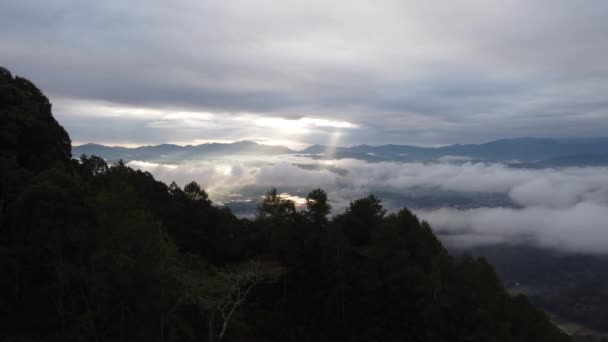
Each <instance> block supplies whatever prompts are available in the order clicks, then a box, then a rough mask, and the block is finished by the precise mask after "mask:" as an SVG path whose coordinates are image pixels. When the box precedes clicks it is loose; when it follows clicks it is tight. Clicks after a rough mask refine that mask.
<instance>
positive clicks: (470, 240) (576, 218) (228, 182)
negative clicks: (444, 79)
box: [129, 156, 608, 253]
mask: <svg viewBox="0 0 608 342" xmlns="http://www.w3.org/2000/svg"><path fill="white" fill-rule="evenodd" d="M129 165H131V166H133V167H136V168H141V169H143V170H147V171H150V172H151V173H152V174H154V175H155V176H156V177H157V178H159V179H161V180H163V181H165V182H170V181H173V180H175V181H176V182H178V183H179V184H180V185H183V184H185V183H186V182H188V181H190V180H196V181H198V182H199V183H201V184H202V185H203V186H204V187H205V188H206V189H207V190H208V191H209V193H210V194H211V197H212V198H213V199H215V200H218V201H220V202H225V201H231V200H242V199H250V200H251V199H253V200H257V199H259V197H260V196H261V195H263V193H264V191H265V190H267V189H268V188H270V187H272V186H276V187H277V188H278V189H279V191H285V192H288V193H290V194H291V195H294V196H300V197H302V196H305V195H306V193H307V192H308V191H310V190H312V189H313V188H316V187H321V188H323V189H325V190H326V191H327V192H328V194H329V197H330V200H331V201H332V202H333V205H334V208H335V211H336V212H339V211H341V210H342V209H343V208H344V207H345V206H347V205H348V202H349V201H350V200H353V199H355V198H357V197H361V196H365V195H367V194H369V193H370V192H373V193H376V194H378V195H380V196H381V197H383V195H384V196H389V197H390V198H388V199H387V198H385V199H386V202H385V203H386V206H387V207H388V208H389V209H391V210H395V209H398V207H400V206H402V205H403V204H404V203H413V204H409V205H413V206H414V207H415V211H416V212H417V213H418V214H419V215H420V216H421V217H422V218H424V219H426V220H428V221H429V222H431V224H432V225H433V227H434V228H435V230H436V231H438V232H439V233H440V234H441V236H442V238H443V239H444V241H446V242H447V243H448V244H452V245H457V246H467V245H475V244H483V243H486V244H487V243H499V242H507V243H527V244H534V245H539V246H544V247H551V248H557V249H561V250H565V251H576V252H586V253H608V224H607V223H606V222H608V169H607V168H599V167H585V168H565V169H542V170H538V169H519V168H509V167H507V166H505V165H502V164H490V163H471V162H465V163H460V162H458V163H451V162H445V161H444V162H441V163H432V164H431V163H428V164H427V163H393V162H383V163H366V162H364V161H359V160H352V159H343V160H330V161H315V160H312V159H309V158H306V157H297V156H283V157H261V158H255V160H253V159H248V158H244V157H241V158H239V157H236V158H232V157H230V158H228V157H227V158H225V159H217V160H201V161H191V162H187V163H184V164H180V165H163V164H154V163H147V162H139V161H132V162H130V163H129ZM455 194H456V195H455ZM493 195H496V196H498V198H504V201H499V202H497V203H498V204H496V203H494V202H489V201H488V199H487V198H488V196H493ZM429 196H430V197H431V198H432V201H430V202H429V201H426V202H422V201H421V200H417V199H418V198H423V197H429ZM458 196H462V197H463V198H465V197H466V198H468V199H469V200H468V202H467V205H466V208H459V203H460V202H459V201H461V200H460V199H456V200H454V199H453V198H455V197H456V198H459V197H458ZM445 198H450V199H449V200H445ZM450 201H452V202H454V204H453V205H452V204H450V203H452V202H450ZM418 203H422V204H418ZM429 203H430V204H429ZM446 203H447V204H446ZM439 205H441V206H444V207H438V206H439Z"/></svg>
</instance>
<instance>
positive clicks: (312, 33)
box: [0, 0, 608, 145]
mask: <svg viewBox="0 0 608 342" xmlns="http://www.w3.org/2000/svg"><path fill="white" fill-rule="evenodd" d="M607 15H608V3H606V2H605V1H601V0H591V1H585V2H584V3H578V2H577V3H573V2H571V1H565V0H563V1H562V0H559V1H553V0H551V1H550V0H543V1H536V2H533V3H532V2H529V1H523V0H510V1H483V2H482V1H473V0H471V1H459V2H458V3H445V2H441V3H439V2H435V1H391V0H385V1H380V2H367V1H344V2H343V1H334V2H330V3H328V2H326V1H306V2H303V1H285V2H280V3H277V2H276V1H256V2H246V1H236V2H234V1H231V2H225V1H204V2H201V1H191V0H179V1H174V2H164V1H130V2H128V3H126V2H123V1H102V2H99V1H98V2H89V1H85V2H82V1H75V0H49V1H46V2H45V5H44V6H40V3H39V2H37V1H33V0H19V1H13V0H7V1H1V2H0V62H1V63H2V64H3V65H5V66H6V67H8V68H10V69H12V70H13V71H14V72H16V73H18V74H21V75H24V76H26V77H28V78H31V79H32V80H34V81H35V82H36V83H37V84H38V85H40V86H41V87H42V88H43V90H44V91H45V92H47V93H48V94H49V95H50V96H51V100H52V101H53V102H55V100H56V99H57V100H64V99H68V100H87V101H91V102H109V103H112V104H114V105H116V106H122V107H125V108H131V109H137V108H163V109H166V110H174V111H177V110H188V111H203V112H213V113H216V114H217V115H222V116H231V115H235V114H236V115H238V114H239V113H243V112H247V113H255V114H257V115H260V116H270V117H282V118H291V119H298V118H301V117H304V116H312V117H319V118H328V119H333V120H343V121H348V122H352V123H354V124H356V125H358V126H359V127H360V129H359V130H358V131H356V132H352V131H345V132H344V134H343V137H342V139H341V143H342V144H344V145H350V144H357V143H372V144H380V143H415V144H444V143H453V142H478V141H481V140H489V139H493V138H496V137H510V136H528V135H532V136H573V135H578V136H588V135H604V134H605V132H606V131H607V130H608V120H607V119H608V111H607V103H606V100H605V94H606V91H607V90H608V78H607V77H606V76H607V75H608V66H607V65H606V63H605V59H606V55H607V53H608V40H606V39H605V37H606V35H607V34H608V24H607V22H606V20H605V18H606V16H607ZM55 113H56V115H58V116H59V117H60V118H61V120H62V123H64V124H65V125H66V126H67V127H68V128H69V132H70V134H72V135H73V136H75V137H76V138H77V139H76V140H83V141H85V140H86V141H88V140H93V139H95V140H97V141H104V142H105V141H117V142H121V143H133V144H138V143H139V144H141V143H151V142H157V143H160V142H167V141H184V140H196V139H208V138H209V137H211V138H218V139H219V138H220V137H221V136H222V134H225V135H226V136H229V137H228V138H227V139H233V137H234V135H233V136H230V132H232V131H234V130H235V129H236V128H237V125H235V124H232V125H230V124H229V123H226V126H225V127H220V128H218V129H217V131H216V132H212V133H208V132H207V130H200V131H199V132H196V133H193V132H191V130H190V131H189V130H188V129H187V127H184V126H185V125H184V124H183V123H184V122H182V125H174V127H172V128H171V129H169V128H167V129H164V130H158V129H157V128H156V127H153V126H151V125H150V122H151V121H152V120H147V119H146V118H141V119H140V120H135V121H134V120H131V121H129V120H128V119H124V118H122V117H117V118H116V119H115V120H114V121H113V125H114V127H115V130H116V132H122V131H129V132H137V134H130V135H128V138H122V139H121V138H120V137H118V136H117V134H115V133H113V132H112V129H109V130H104V131H101V132H99V133H98V134H92V135H89V132H91V131H93V130H94V129H95V127H96V125H97V121H95V119H94V118H92V117H91V116H96V117H100V116H101V117H103V116H104V113H100V112H94V111H93V113H88V114H87V116H86V118H83V115H82V114H81V113H74V112H70V113H68V112H67V111H65V110H64V107H61V106H59V107H56V110H55ZM119 126H122V127H119ZM272 132H273V131H272V130H269V129H267V128H259V127H258V128H256V130H250V131H249V132H248V133H247V134H248V135H251V136H253V137H254V138H256V137H257V138H261V137H267V136H269V135H270V134H272ZM331 133H332V132H328V131H323V130H319V132H317V133H316V134H313V133H311V134H307V135H302V136H299V137H297V138H298V141H299V142H300V143H324V142H325V140H327V139H328V136H329V135H330V134H331ZM104 134H107V135H104ZM123 136H124V135H123ZM88 137H90V138H88ZM180 137H183V138H180ZM125 140H128V141H125Z"/></svg>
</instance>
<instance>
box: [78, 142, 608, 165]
mask: <svg viewBox="0 0 608 342" xmlns="http://www.w3.org/2000/svg"><path fill="white" fill-rule="evenodd" d="M73 151H74V155H75V156H78V155H80V154H88V155H99V156H101V157H103V158H105V159H108V160H118V159H123V160H133V159H141V160H157V159H176V158H182V159H192V158H200V157H203V158H204V157H219V156H226V155H282V154H304V155H315V158H316V159H327V158H329V159H343V158H354V159H362V160H366V161H389V160H392V161H431V160H436V159H438V158H441V157H445V156H460V157H469V158H470V159H472V160H480V161H500V162H509V163H513V162H522V163H542V162H543V161H547V160H556V159H559V158H564V157H568V156H586V158H582V159H581V158H579V160H578V162H580V163H582V164H583V165H585V164H586V163H588V164H590V165H597V164H598V160H596V159H597V158H599V160H601V161H603V160H604V159H605V156H606V155H607V154H608V138H594V139H573V138H570V139H556V138H534V137H524V138H512V139H499V140H493V141H489V142H485V143H480V144H453V145H446V146H440V147H421V146H414V145H397V144H386V145H377V146H372V145H366V144H362V145H355V146H350V147H343V146H326V145H321V144H315V145H311V146H309V147H307V148H304V149H302V150H293V149H291V148H289V147H285V146H278V145H265V144H260V143H256V142H253V141H249V140H243V141H236V142H233V143H205V144H200V145H186V146H180V145H175V144H160V145H146V146H139V147H134V148H128V147H121V146H106V145H101V144H95V143H87V144H83V145H79V146H74V147H73ZM549 164H551V163H549ZM600 164H602V163H600ZM539 165H540V164H539Z"/></svg>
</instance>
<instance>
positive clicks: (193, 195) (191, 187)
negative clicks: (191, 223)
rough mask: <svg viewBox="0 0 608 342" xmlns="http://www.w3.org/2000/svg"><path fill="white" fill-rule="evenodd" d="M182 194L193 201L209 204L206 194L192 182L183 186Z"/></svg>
mask: <svg viewBox="0 0 608 342" xmlns="http://www.w3.org/2000/svg"><path fill="white" fill-rule="evenodd" d="M184 193H186V195H188V197H190V199H192V200H194V201H202V202H205V203H210V202H211V201H209V195H208V194H207V192H206V191H205V190H204V189H202V188H201V186H200V185H198V183H197V182H195V181H192V182H190V183H188V184H186V185H185V186H184Z"/></svg>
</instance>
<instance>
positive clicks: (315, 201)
mask: <svg viewBox="0 0 608 342" xmlns="http://www.w3.org/2000/svg"><path fill="white" fill-rule="evenodd" d="M50 109H51V106H50V103H49V101H48V99H47V98H46V97H45V96H44V95H43V94H42V93H41V92H40V91H39V90H38V89H37V88H36V87H35V86H34V85H33V84H32V83H31V82H29V81H27V80H25V79H22V78H19V77H13V76H12V75H11V74H10V73H9V72H8V71H6V70H4V69H2V70H0V122H1V123H2V131H1V136H0V138H1V139H2V145H1V148H0V152H1V154H0V169H1V172H2V178H1V179H2V183H1V186H2V188H1V192H0V224H1V227H0V317H2V319H1V320H0V340H2V341H42V340H44V341H99V342H101V341H220V340H225V341H398V340H399V341H450V342H453V341H480V342H481V341H484V342H485V341H568V337H567V336H565V335H564V334H563V333H561V331H559V330H558V329H557V328H555V327H554V326H553V325H552V324H551V323H550V321H549V320H548V318H547V316H546V315H545V314H544V313H543V312H541V311H539V310H537V309H535V308H534V307H533V306H532V305H531V304H530V303H529V302H528V301H527V299H526V298H525V297H523V296H517V297H512V296H510V295H508V294H507V293H506V291H505V290H504V289H503V288H502V286H501V285H500V282H499V280H498V278H497V276H496V275H495V273H494V270H493V269H492V267H491V266H490V265H489V264H488V263H487V262H486V261H485V260H483V259H474V258H471V257H462V258H454V257H452V256H450V255H449V254H448V253H447V252H446V250H445V249H444V247H443V246H442V244H441V243H440V242H439V241H438V240H437V238H436V237H435V235H434V234H433V232H432V230H431V227H430V226H429V225H428V224H427V223H426V222H420V221H419V220H418V218H417V217H416V216H414V215H413V214H412V213H411V212H410V211H408V210H407V209H403V210H401V211H399V212H397V213H391V214H387V213H386V211H385V210H384V209H383V207H382V204H381V202H380V200H379V199H378V198H376V197H374V196H369V197H366V198H362V199H358V200H355V201H353V202H352V203H351V204H350V206H349V208H348V209H347V210H346V211H345V212H344V213H342V214H339V215H337V216H335V217H334V218H333V219H328V214H329V211H330V209H331V206H330V205H329V202H328V199H327V195H326V194H325V192H324V191H322V190H315V191H313V192H311V193H310V195H309V196H308V198H307V202H306V206H305V207H304V208H297V207H296V206H295V204H294V203H293V202H291V201H288V200H285V199H283V198H281V196H280V195H278V193H277V191H276V189H272V190H271V191H269V192H268V194H267V195H266V198H265V199H264V201H263V202H262V203H261V204H260V206H259V212H258V215H257V217H256V218H255V219H254V220H244V219H238V218H236V217H235V216H234V215H233V214H232V213H231V212H230V210H228V209H226V208H222V207H217V206H215V205H213V203H212V202H211V201H210V200H209V198H208V196H207V193H206V192H205V191H204V190H203V189H202V188H201V187H200V186H199V185H198V184H196V183H194V182H193V183H190V184H188V185H186V186H185V187H184V188H180V187H179V186H178V185H176V184H171V185H169V186H167V185H166V184H164V183H161V182H158V181H156V180H154V178H153V177H152V176H151V175H150V174H149V173H146V172H141V171H137V170H133V169H131V168H129V167H128V166H126V165H124V164H123V163H117V164H115V165H112V166H108V165H106V163H105V161H104V160H103V159H101V158H98V157H94V156H92V157H88V156H82V157H81V158H80V160H76V159H72V157H71V154H70V140H69V137H68V136H67V134H66V133H65V131H64V130H63V128H61V126H59V124H57V122H56V121H54V119H53V118H52V115H51V112H50Z"/></svg>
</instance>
